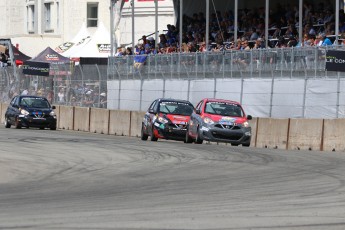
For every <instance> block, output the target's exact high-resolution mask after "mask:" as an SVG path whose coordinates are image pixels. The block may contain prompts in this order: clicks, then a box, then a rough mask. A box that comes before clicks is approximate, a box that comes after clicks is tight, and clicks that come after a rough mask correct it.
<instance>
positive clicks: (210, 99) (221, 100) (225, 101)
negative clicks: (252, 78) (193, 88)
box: [203, 98, 241, 105]
mask: <svg viewBox="0 0 345 230" xmlns="http://www.w3.org/2000/svg"><path fill="white" fill-rule="evenodd" d="M203 100H204V101H205V102H224V103H230V104H237V105H241V104H240V103H239V102H237V101H232V100H225V99H217V98H204V99H203Z"/></svg>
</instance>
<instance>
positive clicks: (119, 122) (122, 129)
mask: <svg viewBox="0 0 345 230" xmlns="http://www.w3.org/2000/svg"><path fill="white" fill-rule="evenodd" d="M130 122H131V111H121V110H110V114H109V134H110V135H116V136H129V133H130V125H129V124H130Z"/></svg>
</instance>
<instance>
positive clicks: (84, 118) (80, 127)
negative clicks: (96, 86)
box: [73, 107, 90, 132]
mask: <svg viewBox="0 0 345 230" xmlns="http://www.w3.org/2000/svg"><path fill="white" fill-rule="evenodd" d="M73 130H76V131H84V132H89V131H90V108H88V107H74V127H73Z"/></svg>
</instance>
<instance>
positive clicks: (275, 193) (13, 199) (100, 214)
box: [0, 125, 345, 230]
mask: <svg viewBox="0 0 345 230" xmlns="http://www.w3.org/2000/svg"><path fill="white" fill-rule="evenodd" d="M344 183H345V152H311V151H305V152H304V151H298V152H288V151H283V150H272V149H256V148H244V147H231V146H225V145H209V144H203V145H196V144H184V143H183V142H175V141H161V140H159V141H158V142H151V141H141V140H140V139H139V138H129V137H116V136H110V135H102V134H91V133H85V132H74V131H63V130H57V131H50V130H39V129H21V130H17V129H14V128H11V129H5V128H4V127H3V125H1V127H0V229H1V230H2V229H10V230H13V229H25V230H27V229H30V230H31V229H44V230H50V229H54V230H56V229H71V230H76V229H102V230H107V229H121V230H139V229H140V230H149V229H150V230H151V229H169V230H174V229H188V230H191V229H209V230H211V229H212V230H221V229H313V230H315V229H327V230H328V229H345V187H344Z"/></svg>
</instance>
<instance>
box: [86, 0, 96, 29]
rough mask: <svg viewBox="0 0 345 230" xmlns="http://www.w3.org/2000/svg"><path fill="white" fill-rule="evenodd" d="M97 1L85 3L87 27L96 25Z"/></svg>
mask: <svg viewBox="0 0 345 230" xmlns="http://www.w3.org/2000/svg"><path fill="white" fill-rule="evenodd" d="M97 24H98V3H90V2H89V3H87V27H97Z"/></svg>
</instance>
